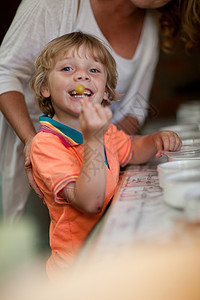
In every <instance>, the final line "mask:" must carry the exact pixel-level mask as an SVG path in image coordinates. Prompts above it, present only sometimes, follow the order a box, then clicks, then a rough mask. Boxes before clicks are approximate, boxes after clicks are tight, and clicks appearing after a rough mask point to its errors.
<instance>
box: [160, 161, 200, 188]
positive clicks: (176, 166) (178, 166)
mask: <svg viewBox="0 0 200 300" xmlns="http://www.w3.org/2000/svg"><path fill="white" fill-rule="evenodd" d="M191 169H197V170H200V159H198V160H190V159H188V160H177V161H171V162H166V163H162V164H159V165H158V166H157V171H158V178H159V185H160V187H162V188H164V186H165V177H166V176H167V175H169V174H173V173H177V172H180V171H181V170H191Z"/></svg>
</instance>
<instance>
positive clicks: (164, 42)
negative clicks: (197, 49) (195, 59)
mask: <svg viewBox="0 0 200 300" xmlns="http://www.w3.org/2000/svg"><path fill="white" fill-rule="evenodd" d="M158 12H159V13H160V18H159V25H160V33H161V48H162V49H163V50H164V51H165V52H171V51H172V50H173V48H174V46H175V45H176V43H177V40H181V41H182V42H183V43H184V45H185V50H186V52H189V50H190V49H191V48H192V47H193V46H194V45H195V43H196V42H197V41H198V38H199V30H200V0H173V1H171V2H169V3H168V4H167V5H165V6H163V7H161V8H159V9H158Z"/></svg>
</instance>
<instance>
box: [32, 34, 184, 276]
mask: <svg viewBox="0 0 200 300" xmlns="http://www.w3.org/2000/svg"><path fill="white" fill-rule="evenodd" d="M35 69H36V71H35V74H34V76H33V80H32V88H33V90H34V92H35V95H36V99H37V101H38V104H39V106H40V108H41V110H42V112H43V113H45V115H44V116H42V117H40V123H41V129H40V131H39V133H38V134H37V135H36V136H35V137H34V140H33V144H32V150H31V161H32V166H33V172H34V178H35V180H36V182H37V184H38V186H39V188H40V189H41V191H42V192H43V194H44V200H45V202H46V204H47V207H48V209H49V214H50V218H51V224H50V247H51V249H52V255H51V257H50V258H49V260H48V263H47V272H48V275H49V277H51V278H53V276H54V275H55V274H56V273H57V271H58V270H61V269H66V268H67V267H69V266H70V264H71V263H72V262H73V260H74V257H75V255H76V254H77V252H78V251H79V250H80V248H81V246H82V244H83V242H84V241H85V239H86V238H87V236H88V234H89V233H90V231H91V230H92V228H93V227H94V226H95V225H96V223H97V222H98V220H99V219H100V217H101V216H102V214H103V212H104V211H105V209H106V207H107V205H108V204H109V202H110V200H111V199H112V197H113V195H114V193H115V190H116V187H117V184H118V180H119V170H120V166H125V165H127V164H128V163H136V164H140V163H145V162H147V161H148V160H149V159H151V158H152V157H153V156H154V155H156V157H160V156H161V151H162V150H168V151H176V150H179V149H180V147H181V140H180V139H179V137H178V136H177V134H176V133H174V132H171V131H163V132H156V133H153V134H151V135H149V136H137V137H134V138H133V137H131V136H128V135H126V134H125V133H124V132H122V131H118V130H117V128H116V126H115V125H112V124H110V122H111V118H112V113H111V110H110V109H109V108H108V107H107V106H106V104H110V102H112V101H114V100H116V96H117V95H116V93H115V87H116V83H117V71H116V63H115V61H114V59H113V58H112V56H111V54H110V53H109V51H108V50H107V48H106V47H105V46H104V45H103V44H102V43H101V42H100V41H99V40H97V39H96V38H95V37H93V36H91V35H87V34H83V33H81V32H73V33H70V34H67V35H64V36H62V37H59V38H57V39H55V40H53V41H52V42H50V43H49V44H48V45H47V46H46V47H45V48H44V49H43V51H42V52H41V54H40V56H39V57H38V59H37V60H36V63H35ZM77 84H82V85H83V86H84V88H85V90H84V93H83V94H79V93H77V92H76V86H77Z"/></svg>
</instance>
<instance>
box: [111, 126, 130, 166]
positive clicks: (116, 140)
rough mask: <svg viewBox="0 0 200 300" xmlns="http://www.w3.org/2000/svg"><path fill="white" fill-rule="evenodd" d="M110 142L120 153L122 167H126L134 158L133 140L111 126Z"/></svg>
mask: <svg viewBox="0 0 200 300" xmlns="http://www.w3.org/2000/svg"><path fill="white" fill-rule="evenodd" d="M109 140H110V142H109V143H112V147H113V148H114V149H115V151H117V153H118V158H119V164H120V166H121V167H124V166H126V165H127V164H128V162H129V161H130V159H131V158H132V153H133V138H132V137H131V136H129V135H127V134H126V133H125V132H124V131H122V130H118V129H117V127H116V126H115V125H113V124H111V125H110V127H109Z"/></svg>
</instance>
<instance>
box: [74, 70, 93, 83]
mask: <svg viewBox="0 0 200 300" xmlns="http://www.w3.org/2000/svg"><path fill="white" fill-rule="evenodd" d="M75 79H76V80H78V81H80V80H89V79H90V76H89V75H88V74H87V73H86V72H84V71H79V72H77V73H76V75H75Z"/></svg>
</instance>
